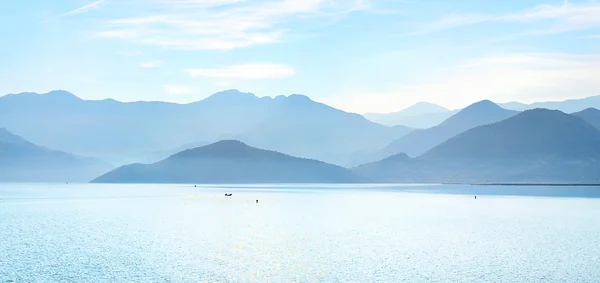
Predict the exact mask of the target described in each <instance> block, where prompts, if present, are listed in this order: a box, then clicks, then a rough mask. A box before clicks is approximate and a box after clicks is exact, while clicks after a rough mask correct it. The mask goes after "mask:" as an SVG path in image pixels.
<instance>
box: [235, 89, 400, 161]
mask: <svg viewBox="0 0 600 283" xmlns="http://www.w3.org/2000/svg"><path fill="white" fill-rule="evenodd" d="M274 103H275V105H274V106H273V107H272V108H271V111H270V112H269V114H268V115H267V117H266V118H265V120H264V121H263V122H262V123H261V124H259V125H258V126H257V127H255V128H254V129H251V130H250V131H248V132H247V133H245V134H243V135H240V137H239V139H240V140H242V141H244V142H246V143H248V144H249V145H252V146H255V147H259V148H268V149H272V150H276V151H279V152H283V153H285V154H290V155H294V156H300V157H305V158H312V159H318V160H323V161H325V162H328V163H334V164H339V165H347V164H352V163H353V160H352V157H353V156H355V155H357V154H360V153H362V152H369V151H373V150H375V149H377V148H381V147H383V146H385V145H386V144H388V143H390V142H391V141H393V140H394V139H396V138H398V137H401V136H404V135H406V134H407V133H408V132H409V131H410V129H408V128H406V127H402V126H397V127H387V126H383V125H380V124H377V123H373V122H371V121H369V120H367V119H365V118H364V117H363V116H361V115H358V114H354V113H347V112H344V111H341V110H338V109H335V108H332V107H329V106H327V105H325V104H321V103H317V102H314V101H312V100H310V99H309V98H308V97H306V96H303V95H291V96H289V97H284V96H279V97H277V98H275V99H274Z"/></svg>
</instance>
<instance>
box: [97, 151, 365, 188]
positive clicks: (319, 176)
mask: <svg viewBox="0 0 600 283" xmlns="http://www.w3.org/2000/svg"><path fill="white" fill-rule="evenodd" d="M362 181H363V180H362V179H361V178H359V177H358V176H357V175H355V174H354V173H353V172H351V171H350V170H348V169H345V168H342V167H340V166H336V165H331V164H327V163H325V162H321V161H316V160H311V159H304V158H297V157H292V156H289V155H285V154H282V153H279V152H275V151H269V150H262V149H258V148H254V147H250V146H248V145H246V144H244V143H242V142H240V141H235V140H224V141H220V142H217V143H213V144H210V145H207V146H203V147H198V148H194V149H188V150H185V151H182V152H180V153H177V154H175V155H173V156H171V157H169V158H167V159H164V160H162V161H159V162H156V163H153V164H132V165H126V166H122V167H120V168H117V169H115V170H113V171H111V172H108V173H106V174H104V175H102V176H100V177H98V178H96V179H95V180H93V181H92V182H93V183H186V184H194V183H196V184H221V183H229V184H234V183H236V184H237V183H246V184H250V183H262V184H264V183H358V182H362Z"/></svg>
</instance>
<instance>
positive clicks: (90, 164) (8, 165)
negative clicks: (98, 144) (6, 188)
mask: <svg viewBox="0 0 600 283" xmlns="http://www.w3.org/2000/svg"><path fill="white" fill-rule="evenodd" d="M110 169H112V168H111V167H110V165H108V164H105V163H103V162H101V161H98V160H95V159H92V158H85V157H80V156H76V155H72V154H68V153H65V152H62V151H56V150H50V149H47V148H44V147H41V146H37V145H35V144H33V143H31V142H29V141H27V140H25V139H23V138H21V137H19V136H17V135H15V134H13V133H11V132H9V131H8V130H7V129H4V128H0V182H88V181H89V180H91V179H92V178H94V177H96V176H98V174H102V173H104V172H107V171H108V170H110Z"/></svg>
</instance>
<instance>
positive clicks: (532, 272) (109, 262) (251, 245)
mask: <svg viewBox="0 0 600 283" xmlns="http://www.w3.org/2000/svg"><path fill="white" fill-rule="evenodd" d="M226 192H231V193H233V196H232V197H224V196H223V194H224V193H226ZM475 194H477V195H478V197H477V199H476V200H475V199H474V195H475ZM599 197H600V188H596V187H572V188H566V187H565V188H554V187H546V188H544V187H477V186H417V185H414V186H412V185H406V186H381V185H380V186H322V185H321V186H320V185H306V186H283V185H282V186H275V185H274V186H232V187H227V186H220V187H197V188H194V186H190V185H79V184H64V185H47V184H2V185H0V282H599V280H600V279H599V278H600V198H599ZM256 199H259V203H258V204H257V203H256V202H255V200H256Z"/></svg>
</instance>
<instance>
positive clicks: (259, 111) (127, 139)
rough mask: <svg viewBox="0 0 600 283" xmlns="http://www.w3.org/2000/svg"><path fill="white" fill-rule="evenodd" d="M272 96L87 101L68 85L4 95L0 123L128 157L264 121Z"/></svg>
mask: <svg viewBox="0 0 600 283" xmlns="http://www.w3.org/2000/svg"><path fill="white" fill-rule="evenodd" d="M269 100H270V99H260V98H257V97H255V96H254V95H252V94H248V93H242V92H239V91H236V90H229V91H224V92H220V93H216V94H214V95H213V96H211V97H209V98H206V99H204V100H202V101H200V102H196V103H190V104H174V103H166V102H129V103H122V102H118V101H115V100H112V99H106V100H100V101H87V100H82V99H80V98H78V97H76V96H75V95H73V94H71V93H68V92H66V91H53V92H50V93H47V94H35V93H22V94H11V95H6V96H4V97H0V125H3V126H5V127H9V128H10V129H12V130H13V131H14V132H15V133H16V134H18V135H20V136H23V137H25V138H27V139H28V140H30V141H32V142H34V143H37V144H43V145H45V146H48V147H51V148H55V149H58V150H62V151H67V152H72V153H76V154H81V155H86V156H94V157H99V158H101V159H105V160H111V161H113V162H114V163H128V162H133V161H136V160H138V159H140V158H142V157H145V156H146V155H147V154H148V153H150V152H153V151H156V150H162V149H170V148H173V147H175V146H178V145H181V144H186V143H190V142H194V141H197V140H211V141H216V140H217V139H219V138H221V137H222V136H224V135H227V134H233V133H238V132H242V131H245V130H246V129H248V128H251V127H253V126H255V125H257V124H258V123H259V122H260V121H261V119H262V115H263V113H265V112H266V111H267V108H268V104H269ZM56 133H61V134H56Z"/></svg>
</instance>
